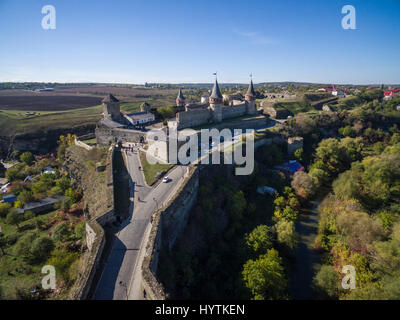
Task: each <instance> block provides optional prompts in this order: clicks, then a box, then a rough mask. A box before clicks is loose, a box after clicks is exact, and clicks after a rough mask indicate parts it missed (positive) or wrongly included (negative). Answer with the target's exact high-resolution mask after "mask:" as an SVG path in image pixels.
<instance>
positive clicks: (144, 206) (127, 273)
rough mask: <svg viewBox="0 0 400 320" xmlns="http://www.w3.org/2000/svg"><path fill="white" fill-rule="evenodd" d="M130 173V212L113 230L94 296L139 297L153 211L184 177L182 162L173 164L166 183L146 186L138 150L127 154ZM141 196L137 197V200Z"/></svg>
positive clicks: (109, 298)
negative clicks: (108, 252) (142, 267)
mask: <svg viewBox="0 0 400 320" xmlns="http://www.w3.org/2000/svg"><path fill="white" fill-rule="evenodd" d="M126 159H127V166H128V172H129V175H130V180H131V181H130V183H129V185H130V189H131V190H130V191H131V193H130V197H131V201H130V202H131V204H130V209H129V210H130V212H129V213H130V216H129V219H127V220H126V221H124V222H123V224H122V225H121V226H120V228H119V231H118V232H117V233H116V234H115V239H114V241H113V246H112V249H111V252H110V254H109V256H108V258H107V262H106V265H105V267H104V270H103V273H102V275H101V278H100V280H99V283H98V286H97V288H96V291H95V294H94V299H96V300H112V299H113V300H128V299H129V300H130V299H141V292H140V287H141V286H140V282H141V272H140V266H141V261H140V260H142V259H143V254H144V250H140V249H141V247H145V245H144V244H145V243H146V240H147V236H148V232H149V230H150V226H151V216H152V213H153V212H154V211H155V210H157V208H159V207H161V206H162V205H163V204H164V203H165V202H166V201H168V199H169V198H170V197H171V196H172V195H173V194H174V192H175V190H176V189H177V188H178V187H179V185H180V184H181V183H182V181H183V177H184V174H185V173H186V167H185V166H176V167H175V168H174V169H172V170H171V172H169V173H168V176H169V177H170V178H171V179H172V180H171V181H170V182H169V183H160V184H158V185H156V186H154V187H149V186H147V184H146V182H145V179H144V175H143V172H142V171H141V170H139V166H141V165H140V160H139V154H138V152H137V151H135V152H130V151H128V152H127V154H126ZM139 198H140V201H139V200H138V199H139Z"/></svg>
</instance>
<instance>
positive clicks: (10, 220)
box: [6, 209, 24, 229]
mask: <svg viewBox="0 0 400 320" xmlns="http://www.w3.org/2000/svg"><path fill="white" fill-rule="evenodd" d="M23 220H24V216H23V215H22V214H21V213H19V212H18V211H17V210H15V209H12V210H11V211H10V212H9V213H8V215H7V218H6V223H7V224H11V225H16V226H17V228H18V229H19V224H20V223H21V222H22V221H23Z"/></svg>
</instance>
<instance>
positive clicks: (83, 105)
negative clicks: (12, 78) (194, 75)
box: [0, 85, 176, 136]
mask: <svg viewBox="0 0 400 320" xmlns="http://www.w3.org/2000/svg"><path fill="white" fill-rule="evenodd" d="M108 93H112V94H114V95H115V96H116V97H117V98H118V99H119V100H120V101H121V111H123V112H137V111H140V105H141V104H142V103H143V102H144V101H146V102H148V103H149V104H150V105H151V106H152V107H154V108H158V107H164V106H168V105H172V104H173V103H174V101H175V98H176V90H174V89H147V88H144V87H143V88H139V89H136V88H130V87H118V86H112V85H93V86H90V85H87V86H76V87H73V86H71V87H61V88H55V90H54V91H53V92H40V93H39V92H33V91H29V90H0V136H12V135H18V134H26V133H35V132H43V131H48V130H51V129H65V128H74V127H78V126H87V125H94V124H96V122H97V121H99V120H100V118H101V113H102V106H101V100H102V99H103V98H104V96H105V95H106V94H108Z"/></svg>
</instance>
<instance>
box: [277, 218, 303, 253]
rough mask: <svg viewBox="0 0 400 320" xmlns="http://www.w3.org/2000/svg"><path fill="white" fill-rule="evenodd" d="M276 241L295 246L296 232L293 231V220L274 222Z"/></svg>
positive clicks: (296, 240) (292, 247) (291, 246)
mask: <svg viewBox="0 0 400 320" xmlns="http://www.w3.org/2000/svg"><path fill="white" fill-rule="evenodd" d="M276 233H277V239H278V242H279V243H281V244H283V245H285V246H287V247H288V248H290V249H294V248H295V247H296V246H297V242H298V234H297V233H296V231H295V226H294V222H293V221H286V220H284V219H283V220H279V221H278V222H277V224H276Z"/></svg>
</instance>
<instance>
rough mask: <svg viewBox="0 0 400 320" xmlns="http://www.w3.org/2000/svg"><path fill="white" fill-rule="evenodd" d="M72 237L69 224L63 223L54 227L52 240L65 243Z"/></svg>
mask: <svg viewBox="0 0 400 320" xmlns="http://www.w3.org/2000/svg"><path fill="white" fill-rule="evenodd" d="M69 235H70V229H69V227H68V224H67V222H65V221H63V222H60V223H59V224H57V225H56V226H55V227H54V230H53V233H52V238H53V239H54V240H55V241H63V240H66V239H67V238H68V237H69Z"/></svg>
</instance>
